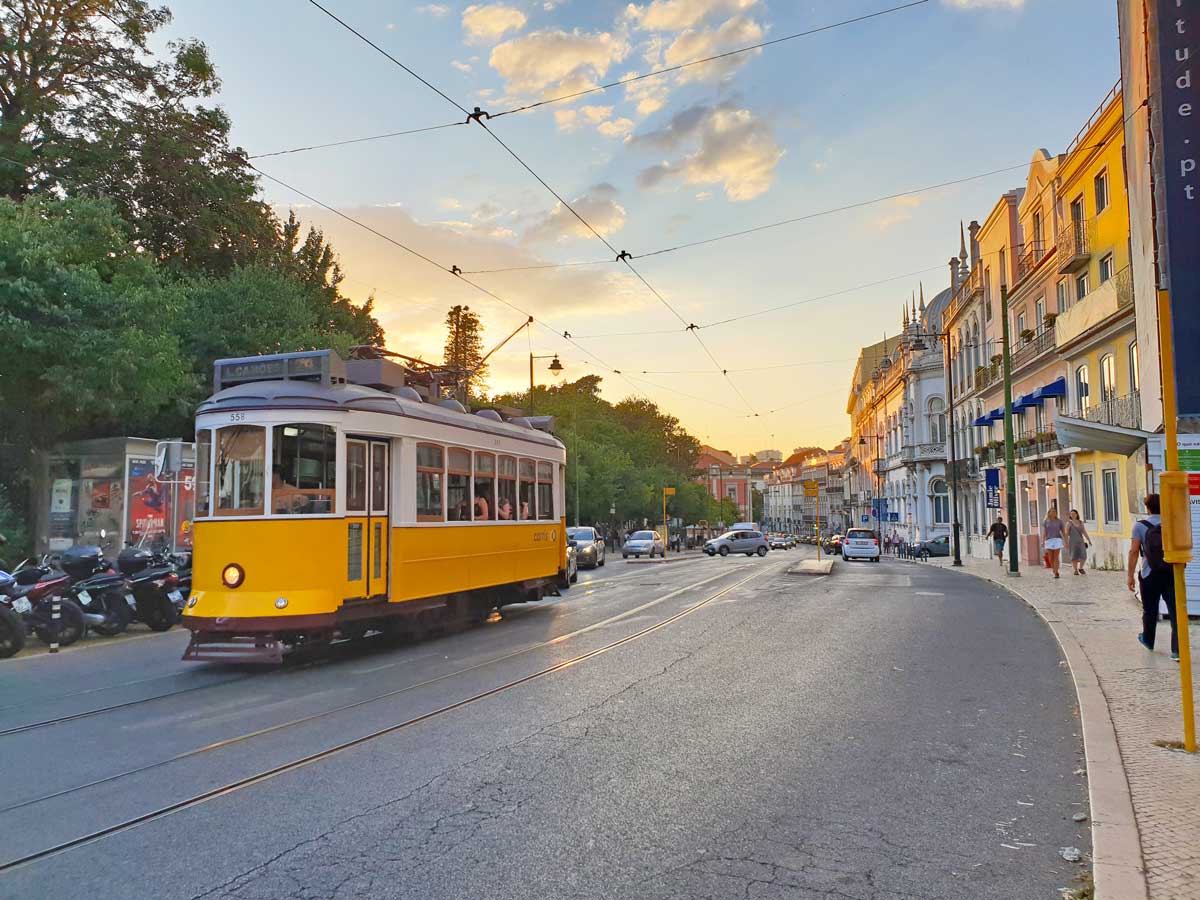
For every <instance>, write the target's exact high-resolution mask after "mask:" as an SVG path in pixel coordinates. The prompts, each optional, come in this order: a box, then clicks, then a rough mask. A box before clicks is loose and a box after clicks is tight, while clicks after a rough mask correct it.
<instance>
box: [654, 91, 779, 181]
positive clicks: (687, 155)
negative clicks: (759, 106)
mask: <svg viewBox="0 0 1200 900" xmlns="http://www.w3.org/2000/svg"><path fill="white" fill-rule="evenodd" d="M631 143H632V144H634V145H635V146H640V147H646V148H651V149H655V150H660V151H664V152H668V153H678V152H679V151H681V150H683V151H685V152H683V153H682V155H680V156H678V157H677V158H675V159H673V160H664V161H662V162H660V163H658V164H657V165H653V166H649V167H648V168H646V169H643V170H642V171H641V172H640V173H639V174H638V184H639V185H640V186H642V187H643V188H652V187H655V186H656V185H658V184H661V183H662V182H664V181H667V180H669V179H673V178H677V179H679V180H681V181H682V182H683V183H684V184H719V185H721V187H722V189H723V190H724V191H725V196H726V197H727V198H728V199H730V200H734V201H742V200H752V199H754V198H755V197H758V196H760V195H761V194H763V193H765V192H766V191H767V190H768V189H769V188H770V187H771V183H772V182H773V181H774V180H775V167H776V166H777V165H778V164H779V161H780V160H781V159H783V154H784V150H783V148H782V147H780V146H779V144H778V143H777V142H776V141H775V136H774V134H773V133H772V132H771V128H770V126H769V125H768V124H767V123H766V122H763V121H762V120H760V119H758V118H757V117H756V116H755V115H754V113H752V112H751V111H750V110H748V109H740V108H738V107H737V106H736V105H734V104H732V103H724V104H721V105H719V106H707V105H704V104H697V105H695V106H691V107H688V108H687V109H684V110H682V111H681V112H678V113H676V114H675V115H674V116H673V117H672V118H671V120H670V121H669V122H668V123H667V124H666V125H665V126H663V127H662V128H661V129H659V130H657V131H652V132H648V133H646V134H643V135H636V136H634V137H633V139H632V141H631ZM688 148H690V149H688Z"/></svg>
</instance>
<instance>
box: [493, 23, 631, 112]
mask: <svg viewBox="0 0 1200 900" xmlns="http://www.w3.org/2000/svg"><path fill="white" fill-rule="evenodd" d="M628 53H629V45H628V44H627V43H626V42H625V40H624V39H623V38H620V37H618V36H617V35H614V34H609V33H608V32H603V31H602V32H597V33H594V34H589V33H587V32H583V31H579V30H578V29H576V30H575V31H570V32H568V31H562V30H561V29H549V30H545V31H535V32H532V33H531V34H526V35H522V36H521V37H517V38H513V39H511V40H508V41H505V42H504V43H502V44H498V45H497V46H496V47H494V48H493V49H492V53H491V56H490V58H489V62H490V63H491V65H492V68H493V69H495V70H496V71H497V72H498V73H499V74H500V75H501V76H503V77H504V78H505V79H506V80H507V82H508V86H507V87H508V91H509V92H510V93H515V94H525V95H529V94H534V95H542V96H548V95H549V94H552V93H553V94H557V93H569V92H571V91H574V90H583V89H586V88H588V87H593V86H594V85H595V82H596V79H598V78H602V77H604V75H605V73H606V72H608V70H609V68H610V67H611V66H613V65H614V64H615V63H618V62H620V61H621V60H622V59H624V58H625V56H626V55H627V54H628Z"/></svg>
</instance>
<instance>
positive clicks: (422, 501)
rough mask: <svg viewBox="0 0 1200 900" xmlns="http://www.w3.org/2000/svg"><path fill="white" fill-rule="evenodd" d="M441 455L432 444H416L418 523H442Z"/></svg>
mask: <svg viewBox="0 0 1200 900" xmlns="http://www.w3.org/2000/svg"><path fill="white" fill-rule="evenodd" d="M443 453H444V451H443V450H442V448H441V447H437V446H434V445H433V444H417V521H418V522H440V521H442V479H443V477H444V476H443V473H444V471H445V469H444V466H443Z"/></svg>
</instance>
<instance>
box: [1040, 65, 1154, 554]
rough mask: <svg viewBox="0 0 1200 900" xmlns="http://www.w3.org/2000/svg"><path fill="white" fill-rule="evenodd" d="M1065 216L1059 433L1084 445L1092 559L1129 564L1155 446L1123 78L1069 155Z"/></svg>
mask: <svg viewBox="0 0 1200 900" xmlns="http://www.w3.org/2000/svg"><path fill="white" fill-rule="evenodd" d="M1055 214H1056V218H1057V219H1058V222H1059V231H1058V236H1057V243H1058V247H1057V249H1058V253H1057V257H1058V267H1059V279H1058V282H1057V285H1056V301H1057V309H1058V313H1057V318H1056V321H1055V338H1056V349H1057V353H1058V355H1059V357H1060V358H1061V359H1062V360H1063V361H1064V362H1065V364H1066V365H1065V368H1066V379H1067V384H1066V387H1067V391H1066V396H1065V397H1062V398H1060V399H1059V401H1058V402H1059V410H1060V419H1061V420H1062V425H1063V427H1060V429H1059V430H1060V436H1059V437H1060V441H1062V442H1063V443H1065V444H1066V443H1070V444H1073V445H1074V446H1075V448H1077V449H1076V452H1074V453H1073V454H1072V456H1071V482H1072V490H1071V495H1072V508H1074V509H1076V510H1078V512H1079V514H1080V516H1081V518H1082V519H1083V520H1084V522H1085V523H1086V526H1087V529H1088V532H1089V534H1090V535H1091V537H1092V542H1091V544H1092V546H1091V549H1090V550H1089V553H1088V563H1089V565H1091V566H1097V567H1101V568H1120V567H1121V566H1122V565H1123V564H1124V554H1125V552H1126V550H1127V548H1128V538H1129V534H1130V532H1131V530H1132V527H1133V523H1134V521H1135V520H1136V519H1137V518H1139V517H1140V516H1141V514H1142V510H1141V509H1140V499H1139V495H1140V492H1141V484H1142V482H1143V481H1144V478H1143V477H1142V471H1143V469H1144V467H1145V449H1144V438H1143V437H1142V436H1141V435H1140V434H1139V429H1140V426H1141V399H1140V395H1139V386H1140V371H1139V368H1140V367H1139V364H1138V349H1137V332H1136V325H1135V318H1134V297H1133V279H1132V278H1131V276H1130V268H1129V263H1130V251H1129V234H1130V232H1129V204H1128V191H1127V186H1126V178H1125V170H1124V107H1123V104H1122V99H1121V90H1120V85H1119V84H1118V85H1117V86H1116V87H1114V88H1113V90H1112V91H1111V92H1110V93H1109V94H1108V96H1107V97H1106V98H1105V100H1104V102H1103V103H1102V104H1101V106H1100V107H1099V108H1098V109H1097V110H1096V112H1095V113H1094V114H1093V115H1092V117H1091V118H1090V119H1089V120H1088V122H1087V123H1086V124H1085V125H1084V127H1083V128H1082V129H1081V130H1080V132H1079V134H1078V135H1076V137H1075V139H1074V140H1073V141H1072V143H1071V145H1070V146H1069V147H1068V148H1067V151H1066V153H1065V154H1063V157H1062V158H1061V162H1060V164H1059V167H1058V178H1057V179H1056V186H1055ZM1074 422H1078V423H1087V425H1076V426H1073V425H1072V423H1074ZM1062 512H1064V513H1065V512H1066V511H1065V510H1063V511H1062Z"/></svg>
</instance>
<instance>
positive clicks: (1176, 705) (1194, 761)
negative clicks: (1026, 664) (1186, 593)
mask: <svg viewBox="0 0 1200 900" xmlns="http://www.w3.org/2000/svg"><path fill="white" fill-rule="evenodd" d="M914 564H915V565H922V564H921V563H914ZM923 565H938V566H945V567H947V568H952V567H951V566H950V560H948V559H937V560H931V561H930V562H928V563H924V564H923ZM959 571H964V572H966V573H968V574H971V575H976V576H979V577H982V578H987V579H989V580H990V581H994V582H996V583H998V584H1002V585H1004V586H1005V587H1007V588H1009V589H1010V590H1012V591H1013V592H1014V593H1016V594H1017V595H1018V596H1020V597H1021V598H1022V599H1023V600H1025V602H1026V603H1028V604H1029V605H1030V606H1032V607H1033V608H1034V609H1035V610H1037V612H1038V613H1039V614H1040V615H1041V616H1042V617H1043V618H1044V619H1045V620H1046V621H1047V623H1048V624H1049V625H1050V627H1051V628H1052V629H1053V630H1054V632H1055V634H1056V635H1057V637H1058V639H1059V642H1060V644H1062V646H1063V650H1064V652H1065V653H1066V655H1067V659H1068V661H1069V662H1070V664H1071V669H1072V673H1073V675H1074V678H1075V685H1076V689H1077V691H1078V692H1079V695H1080V718H1081V720H1082V723H1083V732H1084V742H1085V745H1086V747H1085V753H1086V756H1087V759H1088V769H1089V771H1088V777H1089V786H1090V793H1091V797H1092V817H1093V822H1092V838H1093V852H1094V856H1095V859H1094V863H1095V866H1094V874H1095V878H1096V896H1097V898H1098V900H1135V898H1138V897H1145V896H1148V897H1149V898H1150V900H1200V754H1188V753H1184V752H1183V751H1180V750H1171V749H1166V748H1163V747H1161V746H1158V745H1157V744H1156V743H1155V742H1156V741H1182V740H1183V720H1182V717H1181V714H1180V693H1179V690H1180V689H1179V664H1178V663H1175V662H1172V661H1171V658H1170V656H1169V655H1168V651H1169V650H1170V641H1171V628H1170V625H1169V623H1167V622H1160V623H1159V627H1158V634H1157V637H1156V641H1155V643H1156V649H1155V651H1154V652H1153V653H1151V652H1149V651H1147V650H1146V649H1145V648H1143V647H1142V646H1141V645H1140V644H1138V642H1137V633H1138V632H1139V631H1141V606H1140V605H1139V604H1138V603H1137V601H1136V600H1135V599H1134V597H1133V596H1132V595H1131V594H1130V593H1129V591H1128V589H1127V588H1126V586H1125V576H1124V574H1123V573H1120V572H1103V571H1098V570H1089V571H1088V574H1087V575H1086V576H1074V575H1072V574H1071V570H1070V566H1069V565H1068V566H1066V567H1065V568H1064V569H1063V570H1062V571H1063V574H1062V577H1061V578H1060V579H1058V580H1057V581H1056V580H1054V578H1053V576H1052V575H1051V574H1050V572H1049V570H1047V569H1045V568H1025V567H1023V568H1022V570H1021V577H1020V578H1011V577H1008V576H1007V575H1005V574H1004V571H1003V570H1002V569H1001V567H1000V565H999V563H997V562H994V561H993V562H983V561H982V560H977V559H964V560H963V568H962V569H961V570H959ZM1189 634H1190V636H1191V646H1192V659H1193V660H1196V659H1197V656H1198V653H1197V651H1198V650H1200V621H1197V620H1196V619H1193V620H1192V621H1191V624H1190V631H1189ZM1088 667H1090V669H1091V671H1090V672H1089V671H1087V670H1088ZM1093 673H1094V680H1093ZM1097 689H1098V690H1097ZM1089 695H1090V696H1091V697H1092V698H1093V700H1092V702H1091V703H1090V704H1089ZM1089 705H1090V708H1089ZM1105 706H1107V710H1105V709H1104V707H1105ZM1106 713H1107V717H1110V718H1111V726H1109V724H1108V723H1107V722H1106V721H1104V720H1105V718H1106ZM1114 733H1115V741H1116V744H1117V747H1118V748H1119V762H1120V763H1121V766H1120V767H1118V766H1115V765H1114V766H1112V767H1111V770H1110V771H1109V772H1108V773H1107V775H1106V774H1105V772H1104V771H1103V770H1104V763H1105V756H1106V750H1108V749H1111V748H1110V747H1106V744H1107V745H1110V744H1111V741H1112V735H1113V734H1114ZM1108 755H1110V756H1111V755H1112V754H1111V753H1110V754H1108ZM1111 761H1112V762H1114V763H1115V762H1117V761H1118V760H1116V759H1113V760H1111ZM1121 768H1123V770H1124V780H1126V781H1127V783H1128V799H1129V800H1132V806H1133V808H1132V815H1133V819H1134V824H1135V827H1134V828H1127V829H1125V832H1126V834H1125V836H1122V834H1121V831H1122V823H1121V821H1120V819H1121V818H1122V815H1121V810H1122V808H1124V809H1125V810H1128V805H1127V800H1126V799H1125V798H1124V797H1122V796H1121V794H1122V793H1123V790H1122V789H1123V788H1124V785H1123V784H1121V783H1120V782H1121V780H1122V779H1121V775H1120V769H1121ZM1127 817H1128V814H1126V816H1125V818H1127ZM1135 839H1140V849H1141V860H1142V866H1141V868H1142V870H1143V872H1144V877H1145V887H1142V885H1140V884H1138V883H1137V882H1140V881H1141V878H1140V877H1138V874H1139V873H1138V872H1137V871H1136V865H1134V866H1127V865H1125V862H1124V861H1123V860H1122V859H1121V858H1120V857H1121V856H1124V857H1125V858H1126V859H1127V860H1129V859H1130V858H1131V857H1133V853H1134V852H1135V851H1136V849H1137V848H1136V847H1135V846H1133V841H1134V840H1135ZM1131 861H1133V862H1135V863H1136V857H1133V858H1132V860H1131ZM1144 891H1148V893H1144Z"/></svg>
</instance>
